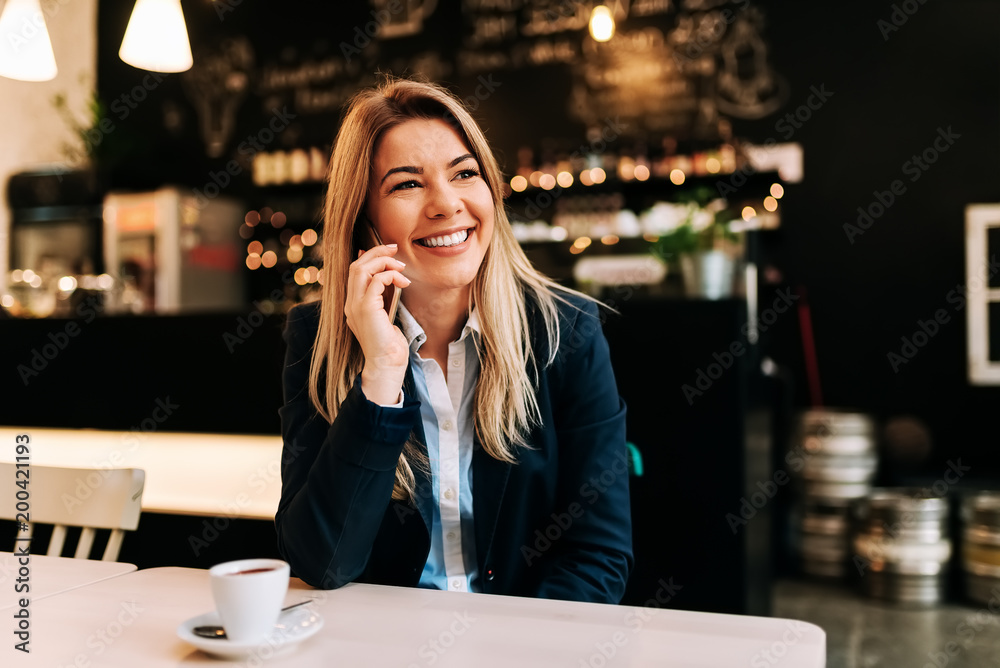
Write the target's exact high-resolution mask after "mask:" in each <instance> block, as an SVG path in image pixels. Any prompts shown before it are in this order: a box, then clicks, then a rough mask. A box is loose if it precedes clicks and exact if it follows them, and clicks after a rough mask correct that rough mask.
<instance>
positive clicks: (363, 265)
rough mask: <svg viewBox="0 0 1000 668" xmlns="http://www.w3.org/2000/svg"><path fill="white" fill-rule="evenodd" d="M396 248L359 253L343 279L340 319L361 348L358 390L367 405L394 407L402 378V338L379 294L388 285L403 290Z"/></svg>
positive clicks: (405, 281) (404, 360)
mask: <svg viewBox="0 0 1000 668" xmlns="http://www.w3.org/2000/svg"><path fill="white" fill-rule="evenodd" d="M396 250H397V248H396V245H395V244H392V245H389V246H375V247H374V248H372V249H371V250H369V251H367V252H366V251H361V254H360V255H359V256H358V259H357V260H355V261H354V262H352V263H351V270H350V272H349V274H348V277H347V302H346V303H345V304H344V315H345V316H346V318H347V326H348V327H350V328H351V331H352V332H354V336H355V337H356V338H357V339H358V343H360V344H361V350H362V352H363V353H364V356H365V366H364V368H363V369H362V371H361V390H362V392H364V394H365V396H366V397H368V399H369V400H370V401H373V402H374V403H377V404H381V405H389V404H395V403H396V402H397V401H398V400H399V391H400V388H401V387H402V386H403V378H404V377H405V376H406V365H407V362H408V360H409V348H408V346H407V345H406V337H405V336H403V332H401V331H400V329H399V328H398V327H396V326H395V325H394V324H393V323H391V322H389V315H388V313H386V311H385V307H384V305H383V293H384V292H385V291H386V287H387V286H389V285H395V286H396V289H397V290H399V289H401V288H405V287H406V286H408V285H409V284H410V279H408V278H406V277H405V276H403V274H401V273H400V270H401V269H403V267H405V266H406V265H405V264H403V263H402V262H400V261H399V260H397V259H395V258H394V257H393V256H394V255H395V254H396Z"/></svg>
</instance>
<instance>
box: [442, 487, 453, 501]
mask: <svg viewBox="0 0 1000 668" xmlns="http://www.w3.org/2000/svg"><path fill="white" fill-rule="evenodd" d="M444 498H446V499H448V500H451V499H454V498H455V492H453V491H452V490H450V489H446V490H444Z"/></svg>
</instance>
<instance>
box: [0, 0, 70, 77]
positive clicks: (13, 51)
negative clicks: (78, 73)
mask: <svg viewBox="0 0 1000 668" xmlns="http://www.w3.org/2000/svg"><path fill="white" fill-rule="evenodd" d="M0 35H2V36H3V38H2V39H0V76H5V77H8V78H10V79H19V80H20V81H50V80H52V79H55V78H56V73H57V72H58V69H57V68H56V57H55V55H54V54H53V53H52V41H51V40H49V31H48V28H46V27H45V17H44V16H43V15H42V7H41V5H40V4H39V2H38V0H7V4H6V5H4V8H3V14H0Z"/></svg>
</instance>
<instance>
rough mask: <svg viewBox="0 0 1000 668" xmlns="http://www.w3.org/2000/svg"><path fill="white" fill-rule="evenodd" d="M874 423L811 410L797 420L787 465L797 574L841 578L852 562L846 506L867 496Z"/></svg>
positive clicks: (852, 414)
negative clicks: (791, 488) (792, 494)
mask: <svg viewBox="0 0 1000 668" xmlns="http://www.w3.org/2000/svg"><path fill="white" fill-rule="evenodd" d="M875 447H876V441H875V422H874V420H873V419H872V418H871V417H870V416H869V415H866V414H864V413H857V412H851V411H846V410H841V409H812V410H807V411H804V412H803V413H801V414H800V415H799V420H798V425H797V428H796V431H795V437H794V439H793V442H792V444H791V448H790V451H789V453H788V456H787V457H786V463H787V464H788V465H789V468H790V470H791V472H792V473H793V474H794V475H795V479H796V485H795V493H796V499H795V504H794V505H795V508H794V510H793V513H794V514H795V518H796V519H795V521H794V523H795V525H796V526H797V528H798V533H799V536H798V541H797V542H798V546H799V548H798V549H799V556H800V558H801V569H802V571H803V572H804V573H807V574H809V575H816V576H821V577H831V578H840V577H843V576H844V575H846V574H847V572H848V569H849V557H850V531H849V528H848V527H849V517H848V515H849V506H850V503H851V501H852V500H853V499H857V498H861V497H864V496H865V495H866V494H868V493H869V492H870V491H871V488H872V481H873V480H874V478H875V472H876V469H877V467H878V459H877V456H876V452H875Z"/></svg>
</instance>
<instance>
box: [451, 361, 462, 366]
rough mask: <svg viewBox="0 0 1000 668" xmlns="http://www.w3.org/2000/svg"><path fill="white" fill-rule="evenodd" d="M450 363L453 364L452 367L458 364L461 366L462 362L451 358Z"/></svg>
mask: <svg viewBox="0 0 1000 668" xmlns="http://www.w3.org/2000/svg"><path fill="white" fill-rule="evenodd" d="M451 365H452V366H454V367H459V366H462V363H461V362H459V361H458V360H452V361H451Z"/></svg>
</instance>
